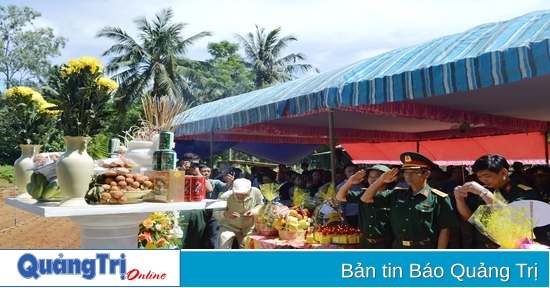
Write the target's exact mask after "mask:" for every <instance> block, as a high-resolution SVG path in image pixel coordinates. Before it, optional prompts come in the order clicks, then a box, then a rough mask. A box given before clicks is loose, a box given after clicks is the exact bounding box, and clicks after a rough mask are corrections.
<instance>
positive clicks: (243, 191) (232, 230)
mask: <svg viewBox="0 0 550 288" xmlns="http://www.w3.org/2000/svg"><path fill="white" fill-rule="evenodd" d="M218 199H220V200H225V201H227V207H226V208H225V209H216V210H214V213H213V215H214V217H216V219H218V220H220V222H219V224H218V238H219V245H218V249H231V245H232V244H233V239H237V242H239V247H241V248H242V247H243V246H244V243H243V239H244V237H246V236H247V235H248V234H250V233H252V232H254V215H256V214H257V213H258V210H260V208H261V207H262V205H263V195H262V192H261V191H260V189H258V188H256V187H252V183H251V182H250V180H248V179H245V178H239V179H236V180H235V181H233V188H232V189H231V190H229V191H227V192H225V193H223V194H222V195H221V196H220V197H219V198H218Z"/></svg>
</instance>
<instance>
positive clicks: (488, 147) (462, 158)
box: [342, 133, 549, 166]
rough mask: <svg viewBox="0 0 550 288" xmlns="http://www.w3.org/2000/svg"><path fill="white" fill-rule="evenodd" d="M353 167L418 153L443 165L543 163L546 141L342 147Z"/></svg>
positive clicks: (518, 137)
mask: <svg viewBox="0 0 550 288" xmlns="http://www.w3.org/2000/svg"><path fill="white" fill-rule="evenodd" d="M545 146H546V147H545ZM342 147H343V148H344V150H345V151H346V152H347V153H348V154H349V155H350V157H351V158H352V159H353V162H354V163H356V164H379V163H381V164H382V163H385V164H401V162H400V161H399V155H401V153H403V152H407V151H417V147H418V151H419V153H421V154H424V155H425V156H427V157H429V158H430V159H432V160H433V161H434V162H435V163H437V164H438V165H442V166H447V165H472V164H473V163H474V161H475V160H476V159H478V158H479V157H481V156H483V155H487V154H500V155H502V156H503V157H504V158H506V160H508V162H510V163H512V162H514V161H520V162H523V163H524V164H546V163H547V160H546V152H545V149H548V147H549V146H548V142H547V140H546V136H545V135H544V134H542V133H527V134H510V135H501V136H490V137H475V138H461V139H447V140H433V141H419V142H387V143H353V144H342Z"/></svg>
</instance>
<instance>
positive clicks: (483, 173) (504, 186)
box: [454, 154, 538, 249]
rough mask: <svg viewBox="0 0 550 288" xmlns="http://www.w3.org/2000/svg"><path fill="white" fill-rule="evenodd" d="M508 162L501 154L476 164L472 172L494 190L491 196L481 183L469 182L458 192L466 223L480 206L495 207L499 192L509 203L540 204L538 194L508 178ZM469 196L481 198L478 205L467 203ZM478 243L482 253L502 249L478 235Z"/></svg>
mask: <svg viewBox="0 0 550 288" xmlns="http://www.w3.org/2000/svg"><path fill="white" fill-rule="evenodd" d="M509 167H510V166H509V165H508V162H507V161H506V159H504V157H502V156H501V155H498V154H489V155H485V156H482V157H480V158H479V159H477V160H476V161H475V162H474V165H473V166H472V171H473V172H474V173H475V174H476V175H477V177H478V178H479V181H481V182H482V183H483V184H484V185H485V186H486V187H487V188H489V189H494V190H493V192H491V191H490V190H489V189H487V188H485V187H483V186H482V185H481V184H479V183H477V182H473V181H472V182H466V183H464V185H462V186H457V187H456V188H455V189H454V193H455V197H456V207H457V210H458V212H459V214H460V217H462V219H464V220H468V219H470V217H471V216H472V214H473V211H475V210H476V209H477V208H478V207H479V206H481V205H485V204H493V198H494V194H493V193H496V192H497V191H498V192H499V193H500V194H501V195H502V197H503V198H504V199H505V200H506V202H507V203H511V202H514V201H519V200H537V199H538V194H537V192H536V191H535V190H534V189H533V188H531V187H528V186H525V185H523V184H519V183H517V182H516V181H515V180H513V179H511V178H510V177H509V176H508V169H509ZM468 192H470V193H473V194H476V195H479V199H478V201H472V202H471V204H470V205H468V204H466V201H465V200H464V199H465V198H466V197H467V196H468ZM476 242H477V246H476V248H478V249H496V248H499V245H498V244H497V243H495V242H493V241H491V240H490V239H489V238H488V237H486V236H485V235H483V234H482V233H480V232H479V231H476Z"/></svg>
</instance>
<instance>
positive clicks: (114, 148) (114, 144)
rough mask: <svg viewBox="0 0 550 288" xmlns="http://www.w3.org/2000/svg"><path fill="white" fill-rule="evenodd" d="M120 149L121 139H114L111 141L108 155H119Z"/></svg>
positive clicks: (108, 146)
mask: <svg viewBox="0 0 550 288" xmlns="http://www.w3.org/2000/svg"><path fill="white" fill-rule="evenodd" d="M119 149H120V139H118V137H113V138H111V139H109V145H107V150H108V151H107V153H109V154H115V153H116V154H118V150H119Z"/></svg>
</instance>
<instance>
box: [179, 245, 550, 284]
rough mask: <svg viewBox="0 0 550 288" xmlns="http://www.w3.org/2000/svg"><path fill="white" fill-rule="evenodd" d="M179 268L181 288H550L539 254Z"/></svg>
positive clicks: (261, 254)
mask: <svg viewBox="0 0 550 288" xmlns="http://www.w3.org/2000/svg"><path fill="white" fill-rule="evenodd" d="M180 269H181V274H180V275H181V284H180V285H181V286H182V287H549V284H550V283H549V252H548V251H537V250H494V251H493V250H487V251H472V250H469V251H458V250H454V251H435V250H429V251H426V250H415V251H402V250H401V251H395V250H390V251H389V250H386V251H376V250H368V251H367V250H316V251H315V250H292V251H281V250H230V251H220V250H217V251H185V250H183V251H182V252H181V264H180ZM205 271H209V272H208V273H207V274H205ZM203 275H208V277H204V276H203Z"/></svg>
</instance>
